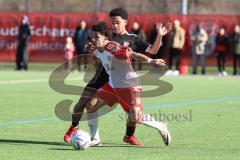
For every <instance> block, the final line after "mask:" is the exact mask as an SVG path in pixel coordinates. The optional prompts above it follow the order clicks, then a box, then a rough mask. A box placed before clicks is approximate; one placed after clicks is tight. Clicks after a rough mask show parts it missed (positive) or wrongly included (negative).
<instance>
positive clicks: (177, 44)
mask: <svg viewBox="0 0 240 160" xmlns="http://www.w3.org/2000/svg"><path fill="white" fill-rule="evenodd" d="M174 28H175V29H174V30H173V32H172V33H171V40H170V50H169V53H170V55H169V62H168V63H169V66H168V67H169V71H168V72H167V73H166V74H167V75H175V76H177V75H179V65H180V56H181V52H182V49H183V46H184V44H185V30H184V29H183V28H182V27H181V26H180V21H179V20H175V21H174ZM174 59H176V70H175V71H173V70H172V64H173V60H174Z"/></svg>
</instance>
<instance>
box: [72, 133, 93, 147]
mask: <svg viewBox="0 0 240 160" xmlns="http://www.w3.org/2000/svg"><path fill="white" fill-rule="evenodd" d="M90 142H91V138H90V136H89V134H88V133H87V132H86V131H83V130H79V131H77V132H76V133H74V134H73V136H72V138H71V144H72V146H73V148H74V149H76V150H85V149H87V148H89V146H90Z"/></svg>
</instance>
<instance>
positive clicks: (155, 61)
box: [151, 59, 166, 66]
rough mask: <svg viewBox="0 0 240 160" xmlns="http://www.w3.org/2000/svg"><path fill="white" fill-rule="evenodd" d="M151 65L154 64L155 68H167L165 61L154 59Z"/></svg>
mask: <svg viewBox="0 0 240 160" xmlns="http://www.w3.org/2000/svg"><path fill="white" fill-rule="evenodd" d="M151 64H153V65H155V66H165V65H166V62H165V61H164V60H163V59H153V60H152V61H151Z"/></svg>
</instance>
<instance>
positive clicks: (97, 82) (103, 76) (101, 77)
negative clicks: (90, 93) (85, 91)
mask: <svg viewBox="0 0 240 160" xmlns="http://www.w3.org/2000/svg"><path fill="white" fill-rule="evenodd" d="M108 78H109V76H108V74H107V72H106V70H105V69H104V68H102V69H101V71H100V73H96V74H95V76H94V77H93V78H92V79H91V81H90V82H89V83H88V84H87V86H86V87H87V88H90V89H94V90H96V91H97V90H98V89H100V88H102V87H103V85H104V84H105V83H108Z"/></svg>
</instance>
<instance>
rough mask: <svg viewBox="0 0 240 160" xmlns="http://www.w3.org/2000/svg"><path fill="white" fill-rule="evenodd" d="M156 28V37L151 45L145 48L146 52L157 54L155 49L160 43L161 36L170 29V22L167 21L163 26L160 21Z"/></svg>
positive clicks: (157, 48)
mask: <svg viewBox="0 0 240 160" xmlns="http://www.w3.org/2000/svg"><path fill="white" fill-rule="evenodd" d="M157 28H158V34H157V38H156V40H155V42H154V43H153V45H152V46H150V47H148V48H147V50H146V52H148V53H150V54H157V51H158V50H159V48H160V46H161V43H162V37H163V36H165V35H166V34H167V33H168V32H170V31H171V30H172V23H170V22H168V23H167V24H166V25H165V26H163V25H162V23H160V24H158V26H157Z"/></svg>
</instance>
